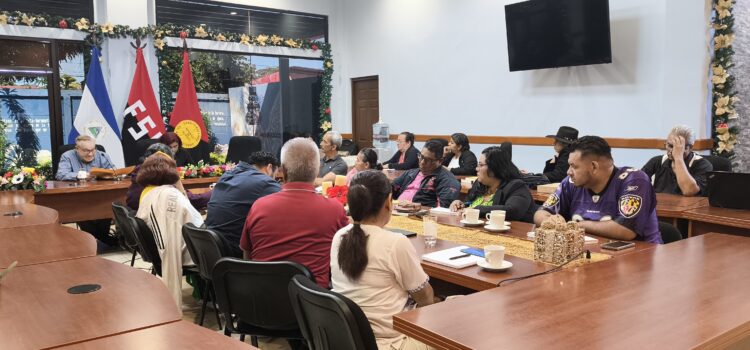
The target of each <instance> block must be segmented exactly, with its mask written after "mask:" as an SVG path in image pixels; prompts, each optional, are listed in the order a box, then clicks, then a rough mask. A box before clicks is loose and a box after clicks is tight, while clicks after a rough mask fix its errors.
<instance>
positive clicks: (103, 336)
mask: <svg viewBox="0 0 750 350" xmlns="http://www.w3.org/2000/svg"><path fill="white" fill-rule="evenodd" d="M180 321H182V318H178V319H176V320H173V321H167V322H162V323H159V324H153V325H149V326H145V327H140V328H134V329H129V330H127V331H122V332H117V333H112V334H107V335H102V336H99V337H93V338H87V339H77V340H74V341H71V342H68V343H64V344H57V345H53V346H50V347H46V348H42V349H55V348H61V347H64V346H71V345H75V344H80V343H85V342H89V341H93V340H98V339H104V338H109V337H114V336H118V335H121V334H127V333H131V332H138V331H142V330H144V329H149V328H153V327H159V326H163V325H166V324H172V323H175V322H180Z"/></svg>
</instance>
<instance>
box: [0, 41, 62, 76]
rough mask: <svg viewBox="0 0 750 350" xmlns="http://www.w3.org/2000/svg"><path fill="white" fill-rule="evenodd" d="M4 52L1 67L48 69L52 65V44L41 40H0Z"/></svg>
mask: <svg viewBox="0 0 750 350" xmlns="http://www.w3.org/2000/svg"><path fill="white" fill-rule="evenodd" d="M0 46H2V48H3V54H2V55H0V67H2V66H6V67H8V66H11V67H27V68H41V69H46V68H49V67H50V59H49V56H50V54H49V48H50V44H49V43H46V42H41V41H26V40H0Z"/></svg>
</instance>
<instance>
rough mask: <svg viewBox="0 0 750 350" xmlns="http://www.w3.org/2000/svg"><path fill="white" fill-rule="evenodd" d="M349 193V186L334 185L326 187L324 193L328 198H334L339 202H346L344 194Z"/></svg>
mask: <svg viewBox="0 0 750 350" xmlns="http://www.w3.org/2000/svg"><path fill="white" fill-rule="evenodd" d="M347 193H349V186H334V187H331V188H329V189H328V192H327V193H326V195H328V198H334V199H336V200H337V201H338V202H339V203H341V204H342V205H343V204H346V194H347Z"/></svg>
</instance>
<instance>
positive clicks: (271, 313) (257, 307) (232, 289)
mask: <svg viewBox="0 0 750 350" xmlns="http://www.w3.org/2000/svg"><path fill="white" fill-rule="evenodd" d="M212 275H213V284H214V291H215V292H216V302H217V303H218V304H219V310H221V313H223V314H224V318H225V319H226V320H227V329H226V330H227V331H231V332H232V333H243V334H250V335H256V336H257V335H259V336H270V337H282V338H299V339H302V334H301V333H300V331H299V325H298V324H297V318H296V317H295V316H294V310H293V309H292V305H291V303H290V301H289V292H288V291H287V289H288V285H289V281H291V280H292V277H293V276H295V275H302V276H305V277H306V278H308V279H312V274H311V273H310V271H309V270H308V269H307V268H306V267H304V266H302V265H300V264H298V263H295V262H291V261H275V262H260V261H249V260H241V259H236V258H221V259H220V260H219V261H218V262H217V263H216V266H214V270H213V274H212ZM232 316H236V317H237V318H238V319H239V320H238V322H237V326H236V327H235V326H234V325H233V324H232V322H230V321H229V320H232ZM228 333H229V332H226V334H228Z"/></svg>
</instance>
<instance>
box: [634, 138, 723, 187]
mask: <svg viewBox="0 0 750 350" xmlns="http://www.w3.org/2000/svg"><path fill="white" fill-rule="evenodd" d="M694 142H695V137H694V136H693V130H691V129H690V128H688V127H687V126H684V125H677V126H675V127H673V128H672V130H670V132H669V135H668V136H667V142H666V144H665V148H666V150H667V152H666V154H665V155H663V156H656V157H653V158H651V159H650V160H649V161H648V163H646V165H644V166H643V169H641V170H643V172H645V173H646V174H647V175H648V176H649V177H651V184H652V185H653V186H654V192H656V193H671V194H681V195H683V196H705V195H706V173H708V172H709V171H712V170H713V166H711V163H710V162H709V161H708V160H706V159H705V158H703V157H701V156H700V155H699V154H697V153H695V152H693V143H694Z"/></svg>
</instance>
